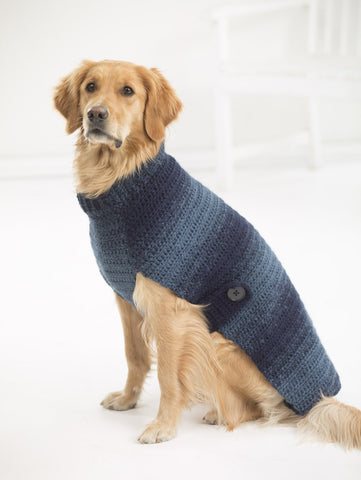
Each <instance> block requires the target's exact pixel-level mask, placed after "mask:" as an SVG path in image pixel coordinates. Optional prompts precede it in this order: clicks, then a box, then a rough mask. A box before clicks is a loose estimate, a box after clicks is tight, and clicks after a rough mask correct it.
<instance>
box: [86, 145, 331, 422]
mask: <svg viewBox="0 0 361 480" xmlns="http://www.w3.org/2000/svg"><path fill="white" fill-rule="evenodd" d="M78 200H79V202H80V205H81V207H82V209H83V210H84V211H85V212H86V213H87V214H88V216H89V221H90V238H91V244H92V248H93V250H94V254H95V257H96V260H97V263H98V266H99V269H100V272H101V274H102V276H103V277H104V279H105V281H106V282H107V283H108V284H109V285H110V286H111V288H112V289H113V290H114V291H115V292H116V293H117V294H118V295H119V296H120V297H122V298H124V299H125V300H127V301H128V302H130V303H131V304H133V305H134V303H133V292H134V288H135V276H136V274H137V272H140V273H142V274H143V275H144V276H145V277H147V278H150V279H151V280H153V281H155V282H157V283H159V284H160V285H162V286H163V287H166V288H169V289H171V290H172V291H173V292H175V293H176V294H177V295H178V296H179V297H181V298H184V299H186V300H188V301H189V302H191V303H194V304H201V305H206V307H205V315H206V317H207V320H208V323H209V328H210V330H211V331H218V332H220V333H221V334H222V335H224V336H225V337H226V338H228V339H230V340H232V341H233V342H234V343H236V344H237V345H239V346H240V347H241V348H242V349H243V350H245V352H246V353H247V354H248V355H249V356H250V357H251V358H252V360H253V361H254V362H255V364H256V365H257V367H258V368H259V370H260V371H261V372H262V373H263V374H264V376H265V377H266V379H267V380H268V381H269V382H270V383H271V385H272V386H273V387H274V388H275V389H276V390H277V391H278V392H279V393H280V394H281V395H282V397H283V398H284V399H285V402H286V404H287V405H288V406H289V407H290V408H292V409H293V410H294V411H295V412H296V413H298V414H300V415H304V414H305V413H307V412H308V411H309V410H310V409H311V408H312V407H313V406H314V405H315V404H316V403H317V402H318V401H319V400H320V399H321V395H325V396H334V395H336V394H337V393H338V391H339V389H340V381H339V377H338V374H337V372H336V370H335V368H334V366H333V364H332V363H331V361H330V359H329V357H328V356H327V353H326V351H325V349H324V347H323V346H322V344H321V342H320V340H319V338H318V336H317V333H316V331H315V329H314V327H313V324H312V322H311V319H310V318H309V316H308V314H307V312H306V310H305V308H304V305H303V303H302V301H301V299H300V297H299V295H298V293H297V292H296V290H295V288H294V286H293V284H292V283H291V281H290V279H289V278H288V276H287V274H286V272H285V270H284V268H283V267H282V265H281V263H280V262H279V260H278V259H277V258H276V256H275V254H274V253H273V252H272V250H271V249H270V247H269V246H268V245H267V244H266V242H265V241H264V239H263V238H262V237H261V236H260V234H259V233H258V232H257V231H256V230H255V228H254V227H253V226H252V225H251V224H250V223H249V222H248V221H247V220H246V219H244V218H243V217H242V216H240V215H239V214H238V213H237V212H236V211H234V210H233V209H232V208H231V207H229V206H228V205H226V204H225V203H224V202H223V201H222V200H221V199H220V198H219V197H218V196H216V195H215V194H214V193H212V192H211V191H209V190H208V189H207V188H206V187H204V186H203V185H202V184H201V183H199V182H198V181H196V180H195V179H194V178H192V177H191V176H190V175H189V174H188V173H186V172H185V171H184V170H183V169H182V168H181V167H180V165H179V164H178V163H177V162H176V161H175V160H174V158H172V157H171V156H169V155H167V154H166V153H165V151H164V146H163V145H162V147H161V148H160V150H159V152H158V154H157V155H156V156H155V157H154V158H153V159H152V160H149V161H148V162H147V163H146V164H145V165H143V166H142V167H141V169H140V170H139V171H137V172H135V173H134V174H132V175H131V176H129V177H126V178H124V179H122V180H120V181H117V182H116V183H115V184H114V185H113V186H112V187H111V188H110V190H108V191H107V192H105V193H103V194H101V195H100V196H98V197H96V198H86V197H85V196H83V195H81V194H78Z"/></svg>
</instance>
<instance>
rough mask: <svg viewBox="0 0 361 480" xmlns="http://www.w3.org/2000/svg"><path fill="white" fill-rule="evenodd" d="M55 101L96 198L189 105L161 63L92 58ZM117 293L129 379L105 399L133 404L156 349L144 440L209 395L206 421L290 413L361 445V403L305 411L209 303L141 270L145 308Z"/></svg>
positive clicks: (171, 426) (80, 188)
mask: <svg viewBox="0 0 361 480" xmlns="http://www.w3.org/2000/svg"><path fill="white" fill-rule="evenodd" d="M91 84H92V85H91ZM89 85H90V87H89ZM93 87H94V88H93ZM129 88H130V90H129ZM130 92H132V93H130ZM54 102H55V107H56V108H57V110H59V111H60V113H62V115H63V116H64V117H65V118H66V121H67V126H66V131H67V133H69V134H70V133H73V132H75V131H76V130H79V137H78V142H77V146H76V156H75V161H74V168H75V176H76V181H77V192H78V193H82V194H83V195H85V196H88V197H97V196H99V195H100V194H102V193H104V192H106V191H107V190H108V189H109V188H110V187H111V186H112V185H113V183H114V182H116V181H117V180H119V179H121V178H123V177H125V176H129V175H131V174H132V173H133V172H134V171H135V170H137V169H139V168H140V167H141V165H143V164H144V163H145V162H147V161H148V160H149V159H151V158H153V157H154V156H155V154H156V153H157V152H158V150H159V148H160V145H161V143H162V141H163V140H164V137H165V130H166V127H167V126H168V125H169V123H171V122H172V121H173V120H175V119H176V118H177V116H178V114H179V112H180V111H181V108H182V103H181V101H180V100H179V99H178V97H177V95H176V93H175V92H174V90H173V89H172V87H171V86H170V85H169V83H168V82H167V80H166V79H165V78H164V77H163V75H162V74H161V73H160V72H159V71H158V70H156V69H147V68H145V67H142V66H138V65H134V64H132V63H129V62H116V61H109V60H107V61H102V62H92V61H84V62H83V63H82V65H81V66H80V67H79V68H77V69H76V70H75V71H74V72H72V73H71V74H70V75H68V76H66V77H65V78H64V79H63V80H62V81H61V82H60V84H59V85H58V87H57V88H56V91H55V96H54ZM96 106H103V107H105V108H106V109H107V112H108V114H109V117H108V118H107V121H106V123H105V125H106V127H105V128H104V130H103V132H99V131H97V132H95V133H94V132H93V131H92V130H91V128H90V122H89V118H88V112H89V111H90V109H92V108H93V107H96ZM102 128H103V127H102ZM120 145H121V146H120ZM116 302H117V305H118V308H119V311H120V314H121V319H122V323H123V329H124V339H125V353H126V358H127V364H128V378H127V381H126V385H125V388H124V389H123V390H122V391H118V392H113V393H111V394H109V395H108V396H107V397H106V398H105V399H104V400H103V402H102V405H103V406H104V407H105V408H108V409H113V410H128V409H130V408H133V407H134V406H135V405H136V403H137V401H138V398H139V395H140V393H141V391H142V386H143V383H144V380H145V378H146V376H147V374H148V372H149V370H150V367H151V364H152V362H153V360H154V358H155V356H157V366H158V379H159V384H160V389H161V398H160V405H159V410H158V414H157V417H156V418H155V420H153V421H152V422H151V423H150V424H149V425H148V426H147V427H146V428H145V430H144V431H143V433H142V434H141V435H140V437H139V439H138V440H139V442H141V443H157V442H163V441H166V440H170V439H171V438H173V437H174V436H175V434H176V429H177V424H178V422H179V419H180V416H181V412H182V410H183V409H184V408H185V407H189V406H191V405H192V404H194V403H198V402H204V403H206V404H207V405H208V407H209V411H208V413H207V414H206V415H205V417H204V420H205V421H206V422H207V423H210V424H221V425H224V426H225V427H226V428H227V429H228V430H233V429H234V428H235V427H237V426H238V425H240V424H241V423H243V422H247V421H250V420H256V419H262V420H265V421H266V422H270V423H273V422H275V423H280V422H287V423H293V424H294V425H296V426H297V427H298V428H299V429H300V430H302V431H303V432H305V433H307V434H308V433H311V434H313V435H316V436H317V437H318V438H319V439H321V440H323V441H326V442H337V443H339V444H341V445H343V446H344V447H345V448H359V449H361V412H360V411H359V410H357V409H356V408H353V407H349V406H347V405H344V404H342V403H340V402H338V401H337V400H336V399H334V398H323V399H322V400H321V401H320V402H319V403H318V404H317V405H316V406H315V407H314V408H312V410H311V411H310V412H309V413H308V414H307V415H305V416H304V417H300V416H298V415H296V414H294V413H293V412H292V411H291V410H290V409H289V408H287V407H286V405H285V403H284V402H283V398H282V397H281V396H280V395H279V393H278V392H277V391H276V390H275V389H274V388H273V387H272V386H271V384H270V383H269V382H268V381H267V380H266V379H265V378H264V376H263V375H262V374H261V372H260V371H259V370H258V369H257V367H256V365H255V364H254V363H253V361H252V360H251V359H250V357H249V356H248V355H247V354H246V353H245V352H244V351H242V350H241V349H240V348H239V347H238V346H236V345H235V344H234V343H233V342H231V341H229V340H227V339H225V338H224V337H223V336H222V335H221V334H219V333H217V332H214V333H212V334H211V333H210V332H209V329H208V326H207V320H206V318H205V316H204V314H203V310H202V306H199V305H192V304H190V303H189V302H187V301H186V300H183V299H181V298H178V297H177V296H176V295H175V294H174V293H173V292H172V291H171V290H169V289H167V288H164V287H162V286H161V285H159V284H157V283H155V282H153V281H152V280H150V279H148V278H145V277H144V276H143V275H142V274H141V273H138V274H137V277H136V287H135V290H134V304H135V305H136V308H134V307H133V306H132V305H131V304H130V303H128V302H126V301H125V300H123V299H122V298H120V297H119V296H117V295H116ZM153 345H155V347H156V348H155V350H156V355H155V351H154V349H153Z"/></svg>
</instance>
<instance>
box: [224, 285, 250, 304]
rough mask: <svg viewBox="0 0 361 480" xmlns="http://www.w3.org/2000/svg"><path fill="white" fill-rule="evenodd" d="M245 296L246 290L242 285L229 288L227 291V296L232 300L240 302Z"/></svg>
mask: <svg viewBox="0 0 361 480" xmlns="http://www.w3.org/2000/svg"><path fill="white" fill-rule="evenodd" d="M245 296H246V290H245V289H244V288H243V287H234V288H229V289H228V291H227V297H228V298H229V299H230V300H232V302H240V301H241V300H243V299H244V298H245Z"/></svg>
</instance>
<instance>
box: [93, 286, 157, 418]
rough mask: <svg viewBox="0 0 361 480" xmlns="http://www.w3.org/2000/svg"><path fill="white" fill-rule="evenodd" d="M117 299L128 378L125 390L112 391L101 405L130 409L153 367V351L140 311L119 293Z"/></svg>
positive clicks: (112, 408) (109, 407)
mask: <svg viewBox="0 0 361 480" xmlns="http://www.w3.org/2000/svg"><path fill="white" fill-rule="evenodd" d="M116 301H117V305H118V308H119V312H120V316H121V319H122V324H123V330H124V343H125V354H126V358H127V363H128V378H127V382H126V385H125V388H124V390H123V391H119V392H113V393H110V394H109V395H108V396H107V397H105V399H104V400H103V401H102V403H101V405H103V407H105V408H108V409H110V410H129V409H130V408H133V407H135V405H136V403H137V400H138V397H139V395H140V392H141V390H142V386H143V383H144V380H145V378H146V376H147V374H148V372H149V369H150V367H151V352H150V349H149V347H148V345H147V344H146V342H145V339H144V337H143V332H142V329H141V327H142V323H143V318H142V316H141V315H140V313H139V312H137V310H136V309H135V308H134V307H133V306H132V305H131V304H130V303H128V302H127V301H125V300H123V299H122V298H120V297H119V296H118V295H116Z"/></svg>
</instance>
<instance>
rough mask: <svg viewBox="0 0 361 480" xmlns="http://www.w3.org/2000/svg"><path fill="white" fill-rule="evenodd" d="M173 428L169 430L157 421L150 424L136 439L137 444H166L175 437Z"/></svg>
mask: <svg viewBox="0 0 361 480" xmlns="http://www.w3.org/2000/svg"><path fill="white" fill-rule="evenodd" d="M175 434H176V430H175V428H170V427H169V426H167V425H164V424H162V423H160V422H158V421H157V420H154V421H153V422H152V423H150V424H149V425H148V426H147V428H146V429H145V430H144V432H143V433H142V434H141V435H140V437H139V438H138V442H139V443H161V442H168V440H172V438H174V437H175Z"/></svg>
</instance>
